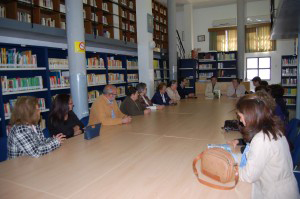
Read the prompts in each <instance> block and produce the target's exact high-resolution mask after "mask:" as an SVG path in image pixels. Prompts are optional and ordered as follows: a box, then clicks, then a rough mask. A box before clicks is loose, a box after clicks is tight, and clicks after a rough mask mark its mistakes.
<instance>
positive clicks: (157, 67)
mask: <svg viewBox="0 0 300 199" xmlns="http://www.w3.org/2000/svg"><path fill="white" fill-rule="evenodd" d="M153 69H159V61H158V60H156V59H154V60H153Z"/></svg>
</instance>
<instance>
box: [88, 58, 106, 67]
mask: <svg viewBox="0 0 300 199" xmlns="http://www.w3.org/2000/svg"><path fill="white" fill-rule="evenodd" d="M86 61H87V67H88V68H105V66H104V60H103V59H102V58H99V57H91V58H88V59H87V60H86Z"/></svg>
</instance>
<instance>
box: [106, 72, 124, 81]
mask: <svg viewBox="0 0 300 199" xmlns="http://www.w3.org/2000/svg"><path fill="white" fill-rule="evenodd" d="M108 80H109V83H120V82H124V81H125V80H124V74H120V73H108Z"/></svg>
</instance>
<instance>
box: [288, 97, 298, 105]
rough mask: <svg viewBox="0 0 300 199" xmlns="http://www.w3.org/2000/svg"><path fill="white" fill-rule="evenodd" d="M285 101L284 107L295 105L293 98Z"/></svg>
mask: <svg viewBox="0 0 300 199" xmlns="http://www.w3.org/2000/svg"><path fill="white" fill-rule="evenodd" d="M285 100H286V105H295V104H296V99H295V98H285Z"/></svg>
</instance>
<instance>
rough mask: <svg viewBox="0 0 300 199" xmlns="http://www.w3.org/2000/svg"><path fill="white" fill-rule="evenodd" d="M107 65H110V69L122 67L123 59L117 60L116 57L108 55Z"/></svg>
mask: <svg viewBox="0 0 300 199" xmlns="http://www.w3.org/2000/svg"><path fill="white" fill-rule="evenodd" d="M107 66H108V69H121V68H122V61H121V60H115V59H114V57H108V58H107Z"/></svg>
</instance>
